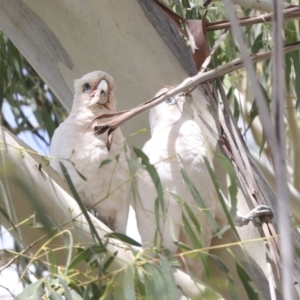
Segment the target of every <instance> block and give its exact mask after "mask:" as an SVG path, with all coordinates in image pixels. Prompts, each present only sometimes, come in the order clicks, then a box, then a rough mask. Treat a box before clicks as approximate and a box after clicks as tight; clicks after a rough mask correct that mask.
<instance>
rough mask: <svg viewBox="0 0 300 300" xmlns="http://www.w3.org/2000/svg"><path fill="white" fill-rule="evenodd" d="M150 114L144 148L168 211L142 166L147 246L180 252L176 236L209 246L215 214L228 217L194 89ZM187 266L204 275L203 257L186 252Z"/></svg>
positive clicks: (141, 211) (139, 212)
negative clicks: (197, 118)
mask: <svg viewBox="0 0 300 300" xmlns="http://www.w3.org/2000/svg"><path fill="white" fill-rule="evenodd" d="M165 91H166V89H163V90H161V91H159V92H158V93H157V94H156V96H158V95H160V94H162V93H163V92H165ZM149 120H150V128H151V139H150V140H149V141H148V142H147V143H146V144H145V146H144V147H143V152H144V153H145V154H146V155H147V156H148V158H149V162H150V164H152V165H154V166H155V168H156V170H157V173H158V175H159V177H160V181H161V185H162V188H163V191H164V204H165V211H161V209H160V211H159V222H158V220H157V218H156V213H155V211H156V210H157V205H158V204H157V201H158V200H156V199H157V197H158V193H157V190H156V187H155V184H154V183H153V181H152V179H151V176H150V174H149V173H148V171H147V170H144V169H143V170H142V171H139V172H138V173H137V185H136V186H137V195H136V197H135V211H136V217H137V224H138V230H139V233H140V235H141V239H142V244H143V247H153V246H155V247H158V248H160V247H163V248H167V249H168V250H170V252H171V253H172V254H176V253H177V252H178V250H179V249H178V243H176V241H178V242H182V243H184V244H186V245H188V246H191V247H192V248H200V247H203V248H205V247H209V246H210V243H211V239H212V236H213V233H214V232H213V227H214V224H213V221H212V219H213V220H214V221H216V223H217V224H218V225H219V226H224V225H225V223H226V222H227V219H226V217H225V214H224V212H223V209H222V207H221V204H220V201H219V198H218V196H217V193H216V189H215V187H214V185H213V182H212V180H211V177H210V175H209V173H208V170H207V167H206V165H205V162H204V157H206V155H207V150H206V147H205V141H204V139H203V136H202V133H201V130H200V127H199V126H198V124H197V123H196V122H195V121H194V111H193V108H192V97H191V95H189V94H180V95H177V96H175V97H172V98H170V99H168V100H166V101H165V102H163V103H161V104H159V105H157V106H156V107H154V108H152V109H151V110H150V116H149ZM181 169H184V171H185V172H186V174H187V175H188V177H189V179H190V180H191V181H192V182H193V184H194V186H195V187H196V189H198V191H199V194H200V195H201V197H202V199H203V202H204V204H205V207H206V208H205V209H203V207H202V208H201V207H200V206H199V203H197V201H196V200H195V199H194V197H193V195H192V193H191V191H190V189H189V188H188V186H187V184H186V181H185V180H184V179H183V176H182V171H181ZM156 184H157V183H156ZM180 199H181V200H183V201H185V202H186V203H187V204H188V205H189V207H190V209H191V210H192V212H193V214H194V216H195V218H196V220H197V222H198V223H199V225H200V227H201V229H200V230H199V226H198V225H197V224H195V221H194V220H193V217H192V218H191V217H190V214H189V213H188V212H187V210H186V209H185V208H184V206H183V205H182V204H181V203H180V202H181V200H180ZM155 207H156V208H155ZM256 211H258V216H260V215H263V214H269V215H271V213H269V208H268V207H265V206H262V207H259V208H258V209H256ZM182 212H183V213H184V215H185V218H186V219H187V220H188V223H189V224H190V225H191V229H192V231H193V232H194V234H195V237H196V240H198V241H199V244H198V245H195V244H194V245H193V243H192V241H191V239H190V238H189V234H188V232H187V230H189V231H190V229H187V228H185V226H184V221H183V216H182ZM208 212H209V213H208ZM255 216H256V214H254V213H253V212H251V213H250V214H249V215H248V216H246V217H243V216H241V215H240V214H237V216H236V219H235V221H236V224H237V225H240V226H242V225H245V224H248V223H249V220H253V219H254V217H255ZM216 223H215V224H216ZM158 224H159V231H160V233H159V231H158V228H157V227H158V226H157V225H158ZM154 241H156V242H154ZM174 242H175V243H174ZM193 246H194V247H193ZM182 268H183V269H188V271H189V272H190V273H191V274H192V275H193V276H195V277H196V278H198V279H201V277H202V272H203V267H202V265H201V262H200V259H197V260H195V259H193V258H186V259H185V263H183V264H182Z"/></svg>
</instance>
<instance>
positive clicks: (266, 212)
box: [236, 205, 274, 227]
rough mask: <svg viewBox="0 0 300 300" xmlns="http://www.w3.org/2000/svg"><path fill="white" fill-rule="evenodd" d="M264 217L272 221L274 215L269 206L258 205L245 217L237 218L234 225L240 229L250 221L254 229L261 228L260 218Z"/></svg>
mask: <svg viewBox="0 0 300 300" xmlns="http://www.w3.org/2000/svg"><path fill="white" fill-rule="evenodd" d="M265 216H268V217H269V218H271V219H272V218H273V217H274V214H273V212H272V210H271V208H270V207H269V206H267V205H259V206H257V207H255V208H254V209H252V210H251V211H250V212H249V214H247V215H246V216H239V218H237V219H236V225H237V226H240V227H242V226H244V225H247V224H248V223H249V222H250V221H252V223H253V225H254V226H255V227H261V226H262V221H261V218H262V217H265Z"/></svg>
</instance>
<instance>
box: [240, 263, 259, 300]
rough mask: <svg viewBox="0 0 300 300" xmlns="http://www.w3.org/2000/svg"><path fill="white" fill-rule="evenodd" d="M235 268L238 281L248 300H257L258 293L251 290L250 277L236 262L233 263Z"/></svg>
mask: <svg viewBox="0 0 300 300" xmlns="http://www.w3.org/2000/svg"><path fill="white" fill-rule="evenodd" d="M235 266H236V270H237V273H238V275H239V278H240V280H241V282H242V284H243V286H244V288H245V290H246V293H247V295H248V299H251V300H259V297H258V293H257V292H256V291H254V290H253V287H252V286H251V284H250V283H251V282H252V280H251V278H250V276H249V275H248V274H247V272H246V271H245V270H244V268H243V267H242V266H241V265H240V264H239V263H238V262H235Z"/></svg>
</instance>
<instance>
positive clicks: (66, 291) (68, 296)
mask: <svg viewBox="0 0 300 300" xmlns="http://www.w3.org/2000/svg"><path fill="white" fill-rule="evenodd" d="M57 278H58V281H59V283H60V284H61V286H62V287H63V289H64V298H65V300H72V299H73V297H72V295H71V291H70V289H69V287H68V284H67V282H66V281H65V279H63V278H62V277H59V276H58V277H57Z"/></svg>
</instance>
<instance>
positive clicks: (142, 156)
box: [133, 147, 165, 211]
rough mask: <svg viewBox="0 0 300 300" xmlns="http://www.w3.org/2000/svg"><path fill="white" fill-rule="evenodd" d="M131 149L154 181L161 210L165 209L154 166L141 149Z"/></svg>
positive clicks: (162, 193) (161, 189)
mask: <svg viewBox="0 0 300 300" xmlns="http://www.w3.org/2000/svg"><path fill="white" fill-rule="evenodd" d="M133 151H134V153H135V154H136V156H137V157H138V158H140V159H141V161H142V165H144V167H145V168H146V170H147V171H148V173H149V175H150V177H151V179H152V181H153V183H154V186H155V189H156V192H157V196H158V198H157V199H158V202H159V204H160V207H161V210H162V211H165V202H164V192H163V188H162V185H161V182H160V178H159V176H158V173H157V171H156V168H155V167H154V166H153V165H152V164H150V162H149V158H148V156H147V155H146V154H145V153H144V152H143V151H142V150H140V149H138V148H135V147H133Z"/></svg>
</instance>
